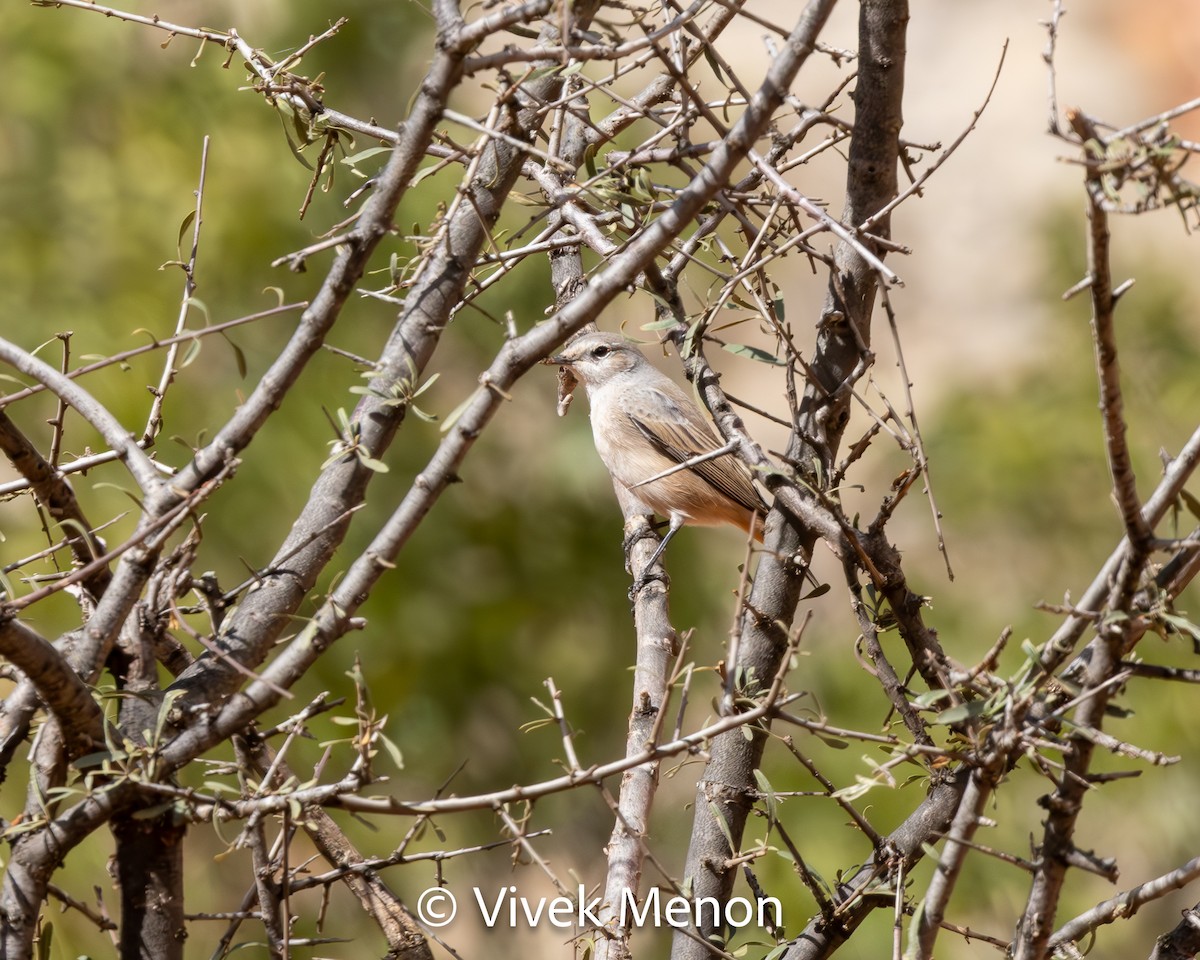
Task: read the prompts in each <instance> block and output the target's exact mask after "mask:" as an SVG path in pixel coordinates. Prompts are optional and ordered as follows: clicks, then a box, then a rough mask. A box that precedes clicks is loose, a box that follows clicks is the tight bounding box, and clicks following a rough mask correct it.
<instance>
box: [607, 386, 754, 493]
mask: <svg viewBox="0 0 1200 960" xmlns="http://www.w3.org/2000/svg"><path fill="white" fill-rule="evenodd" d="M655 392H656V393H657V394H658V396H657V398H656V399H657V400H658V401H659V403H656V404H654V405H653V409H654V410H655V411H656V412H657V411H662V415H655V414H651V413H650V412H649V410H648V409H647V407H648V406H650V405H643V404H639V405H638V407H639V409H638V410H637V411H636V412H630V413H629V414H628V415H629V419H630V420H632V421H633V425H634V426H635V427H637V429H638V431H639V432H640V433H641V434H642V436H644V437H645V438H646V439H647V440H648V441H650V443H651V445H652V446H653V447H654V448H655V449H656V450H658V451H659V452H660V453H662V454H663V456H665V457H667V458H668V459H670V460H673V461H674V462H675V463H684V462H686V461H688V460H691V459H692V458H693V457H696V456H699V455H701V454H705V453H711V452H712V451H713V450H717V449H720V448H721V447H722V446H723V445H724V444H722V443H721V442H720V441H719V440H718V439H717V437H716V435H715V434H714V433H713V432H712V430H711V429H710V428H709V426H708V424H707V423H706V422H705V421H704V419H703V418H702V417H701V416H700V413H699V411H697V410H695V408H694V407H693V406H692V404H691V402H690V401H689V402H688V403H687V406H683V405H682V404H681V403H680V402H679V401H678V400H677V399H676V398H674V397H671V396H670V395H668V394H667V393H665V392H664V391H655ZM688 469H689V470H691V471H692V472H693V473H694V474H696V475H697V476H698V477H700V478H702V479H703V480H705V481H706V482H707V483H708V484H709V486H711V487H713V488H714V489H716V490H718V491H720V492H721V493H723V494H724V495H725V496H727V497H729V499H730V500H733V501H734V502H735V503H738V504H740V505H741V506H743V507H745V508H746V509H747V510H752V511H754V512H756V513H765V512H766V504H764V503H763V500H762V497H760V496H759V495H758V491H757V490H755V489H754V484H753V483H751V482H750V476H749V474H748V473H747V472H746V471H745V469H744V468H743V467H742V465H741V464H740V463H739V462H738V461H737V460H736V459H734V457H733V455H732V454H727V455H726V456H723V457H717V458H716V459H715V460H706V461H704V462H703V463H698V464H695V465H694V466H692V467H689V468H688Z"/></svg>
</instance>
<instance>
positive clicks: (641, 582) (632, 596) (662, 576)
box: [629, 571, 671, 603]
mask: <svg viewBox="0 0 1200 960" xmlns="http://www.w3.org/2000/svg"><path fill="white" fill-rule="evenodd" d="M655 580H657V581H658V582H659V583H661V584H662V585H663V590H664V592H665V591H666V590H668V589H670V586H671V578H670V577H668V576H667V574H666V573H665V572H663V573H658V572H654V571H648V572H646V573H643V574H642V575H641V576H640V577H638V578H636V579H635V580H634V581H633V585H632V586H631V587H630V588H629V602H630V603H634V602H636V601H637V595H638V594H639V593H641V592H642V588H643V587H646V586H649V585H650V584H651V583H653V582H654V581H655Z"/></svg>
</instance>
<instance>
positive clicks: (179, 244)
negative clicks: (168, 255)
mask: <svg viewBox="0 0 1200 960" xmlns="http://www.w3.org/2000/svg"><path fill="white" fill-rule="evenodd" d="M195 219H196V211H195V210H189V211H188V215H187V216H186V217H184V218H183V222H182V223H181V224H179V237H178V238H177V239H176V240H175V247H176V248H177V249H178V250H179V259H180V260H182V259H183V235H184V234H185V233H187V230H188V227H190V226H191V225H192V221H194V220H195ZM159 269H160V270H161V269H162V267H159Z"/></svg>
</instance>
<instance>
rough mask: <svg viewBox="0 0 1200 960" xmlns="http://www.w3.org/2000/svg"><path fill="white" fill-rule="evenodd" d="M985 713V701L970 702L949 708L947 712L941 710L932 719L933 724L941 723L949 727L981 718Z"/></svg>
mask: <svg viewBox="0 0 1200 960" xmlns="http://www.w3.org/2000/svg"><path fill="white" fill-rule="evenodd" d="M986 712H987V701H986V700H970V701H968V702H967V703H960V704H959V705H958V706H956V707H951V708H950V709H949V710H943V711H942V712H941V713H939V714H938V715H937V716H936V717H934V718H933V722H934V723H943V724H946V725H947V726H949V725H950V724H952V723H962V722H963V721H964V720H972V719H974V718H975V717H981V716H983V715H984V713H986Z"/></svg>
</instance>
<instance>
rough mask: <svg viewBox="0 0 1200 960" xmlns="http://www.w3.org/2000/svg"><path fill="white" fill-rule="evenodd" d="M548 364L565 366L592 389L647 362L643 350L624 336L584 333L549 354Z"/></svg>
mask: <svg viewBox="0 0 1200 960" xmlns="http://www.w3.org/2000/svg"><path fill="white" fill-rule="evenodd" d="M549 362H550V363H557V364H558V365H559V366H562V367H566V368H567V369H568V370H570V371H571V372H572V373H573V374H575V376H576V377H578V378H579V379H580V380H582V381H583V384H584V386H585V387H588V388H593V387H599V386H602V385H603V384H605V383H608V382H609V381H611V380H613V379H614V378H617V377H620V376H621V375H622V374H625V373H628V372H629V371H631V370H636V369H637V368H638V367H640V366H642V365H644V364H646V363H648V362H649V361H647V360H646V358H645V357H644V356H642V352H641V351H640V350H638V348H637V347H635V346H634V345H633V344H632V343H630V342H629V341H628V340H626V339H625V338H624V337H622V336H620V335H619V334H615V333H585V334H584V335H583V336H582V337H576V338H575V339H574V340H572V341H571V342H570V343H568V344H567V345H566V347H564V348H563V351H562V353H560V354H558V355H557V356H553V357H550V359H549Z"/></svg>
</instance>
